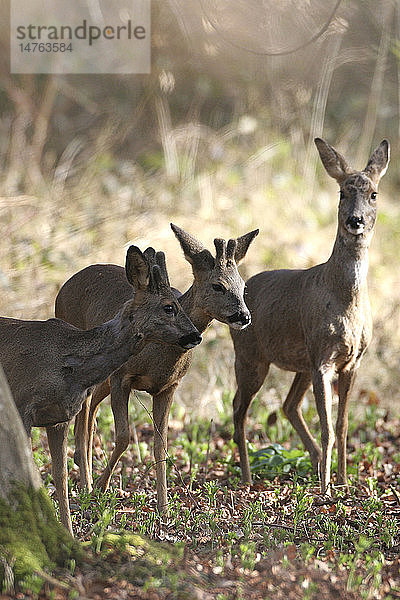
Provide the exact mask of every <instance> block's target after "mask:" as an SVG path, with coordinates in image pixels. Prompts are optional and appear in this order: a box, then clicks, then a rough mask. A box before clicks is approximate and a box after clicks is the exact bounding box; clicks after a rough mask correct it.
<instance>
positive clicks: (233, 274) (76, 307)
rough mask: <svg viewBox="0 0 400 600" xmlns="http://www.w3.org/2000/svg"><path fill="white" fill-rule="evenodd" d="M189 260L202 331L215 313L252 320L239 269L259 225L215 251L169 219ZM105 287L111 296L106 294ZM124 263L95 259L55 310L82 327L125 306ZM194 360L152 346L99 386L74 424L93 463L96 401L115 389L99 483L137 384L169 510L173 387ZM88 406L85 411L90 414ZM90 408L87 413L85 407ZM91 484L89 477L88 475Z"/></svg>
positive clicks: (118, 449) (104, 479) (117, 451)
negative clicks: (149, 403)
mask: <svg viewBox="0 0 400 600" xmlns="http://www.w3.org/2000/svg"><path fill="white" fill-rule="evenodd" d="M171 227H172V229H173V231H174V233H175V235H176V237H177V238H178V241H179V243H180V245H181V248H182V250H183V252H184V255H185V258H186V260H187V261H189V263H190V264H191V266H192V270H193V276H194V281H193V283H192V285H191V286H190V288H189V289H188V290H187V291H186V292H185V293H184V294H183V295H182V296H180V297H179V302H180V304H181V305H182V307H183V308H184V310H185V312H186V313H187V314H188V315H190V319H191V320H192V321H193V323H194V324H195V325H196V327H197V328H198V330H199V331H200V332H203V331H204V330H205V329H206V328H207V327H208V325H209V324H210V323H211V321H212V320H213V319H217V320H219V321H222V322H223V323H227V324H229V325H230V327H231V328H237V329H242V328H244V327H246V326H247V325H248V324H249V323H250V313H249V311H248V308H247V307H246V304H245V302H244V299H243V292H244V281H243V280H242V278H241V277H240V275H239V272H238V270H237V263H239V262H240V261H241V260H242V259H243V258H244V256H245V254H246V252H247V250H248V247H249V245H250V243H251V242H252V240H253V239H254V237H255V236H256V235H257V233H258V230H255V231H252V232H250V233H247V234H245V235H243V236H241V237H239V238H237V239H231V240H229V241H228V242H227V243H226V242H225V241H224V240H222V239H216V240H214V244H215V248H216V256H215V257H214V256H213V255H212V254H211V252H209V250H207V249H206V248H204V246H203V245H202V244H201V243H200V242H199V241H197V240H196V239H195V238H194V237H193V236H191V235H190V234H188V233H186V232H185V231H183V230H182V229H180V228H179V227H177V226H175V225H171ZM105 290H107V294H105ZM132 293H133V290H132V287H131V286H130V285H129V284H128V282H127V280H126V277H125V273H124V271H123V269H122V268H121V267H119V266H117V265H92V266H90V267H87V268H86V269H84V270H83V271H80V272H79V273H77V274H75V275H74V276H73V277H72V278H71V279H69V280H68V281H67V282H66V283H65V284H64V286H63V287H62V288H61V290H60V292H59V294H58V296H57V299H56V315H57V316H58V317H60V318H62V319H64V320H66V321H68V322H69V323H72V324H74V325H77V326H78V327H82V328H87V327H92V326H93V325H95V324H96V323H97V322H99V321H101V320H104V319H106V318H107V316H108V315H109V314H110V313H111V312H112V311H114V310H115V309H116V308H117V307H118V306H120V304H121V303H122V302H124V301H126V300H127V299H129V298H131V297H132ZM190 364H191V352H185V351H184V350H182V349H178V348H172V347H168V348H167V347H166V346H160V344H148V345H147V346H146V348H144V349H143V351H142V352H141V353H140V354H139V355H137V356H136V357H135V358H132V359H130V360H129V361H128V362H127V363H126V364H124V365H123V366H122V367H121V368H120V369H119V370H118V371H116V372H115V373H113V375H112V376H111V378H110V381H109V382H108V381H105V382H104V383H103V384H101V385H100V386H98V387H97V388H96V389H95V391H94V393H93V395H92V399H91V405H90V409H89V407H88V405H86V406H84V409H83V410H82V412H81V413H80V414H79V415H78V416H77V419H76V424H75V442H76V448H77V449H78V456H77V460H78V461H80V462H81V463H82V460H85V457H83V454H84V453H88V461H89V464H90V465H91V462H92V460H91V451H92V436H93V428H94V420H95V415H96V411H97V406H98V404H99V403H100V402H101V401H102V400H103V399H104V398H105V397H106V396H107V395H108V393H109V392H110V390H111V407H112V410H113V414H114V422H115V448H114V451H113V453H112V456H111V459H110V461H109V463H108V465H107V467H106V468H105V470H104V471H103V473H102V475H101V476H100V478H99V479H98V480H97V482H96V485H97V486H99V487H100V488H101V489H103V490H104V489H107V488H108V486H109V482H110V478H111V475H112V473H113V470H114V468H115V465H116V463H117V462H118V460H119V458H120V457H121V455H122V453H123V452H124V451H125V450H126V448H127V446H128V444H129V422H128V400H129V394H130V391H131V389H136V390H143V391H146V392H148V393H149V394H151V395H152V396H153V417H154V426H155V436H154V457H155V462H156V476H157V501H158V508H159V511H160V512H161V513H163V512H165V511H166V509H167V478H166V447H167V432H168V416H169V411H170V407H171V403H172V400H173V396H174V391H175V389H176V387H177V385H178V384H179V382H180V380H181V379H182V377H183V376H184V375H185V373H186V372H187V371H188V369H189V367H190ZM85 410H86V412H85ZM88 410H89V414H87V411H88ZM83 483H84V484H87V485H88V487H89V489H90V483H91V482H90V481H87V482H86V481H85V480H84V481H83Z"/></svg>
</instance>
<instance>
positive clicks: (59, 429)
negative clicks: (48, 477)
mask: <svg viewBox="0 0 400 600" xmlns="http://www.w3.org/2000/svg"><path fill="white" fill-rule="evenodd" d="M68 428H69V422H67V423H60V424H59V425H54V426H52V427H46V432H47V440H48V443H49V449H50V455H51V471H52V475H53V480H54V485H55V488H56V492H57V500H58V506H59V509H60V520H61V523H62V524H63V525H65V527H66V528H67V529H68V531H69V532H70V534H71V535H73V531H72V521H71V513H70V509H69V501H68V473H67V436H68Z"/></svg>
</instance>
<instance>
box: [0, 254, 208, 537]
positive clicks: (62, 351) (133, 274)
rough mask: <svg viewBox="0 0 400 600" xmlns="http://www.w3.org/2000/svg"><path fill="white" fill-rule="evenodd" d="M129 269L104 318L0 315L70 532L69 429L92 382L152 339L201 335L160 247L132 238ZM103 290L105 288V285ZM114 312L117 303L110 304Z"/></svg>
mask: <svg viewBox="0 0 400 600" xmlns="http://www.w3.org/2000/svg"><path fill="white" fill-rule="evenodd" d="M124 272H126V277H127V280H128V281H129V282H130V285H132V286H133V288H134V290H135V294H134V297H133V299H132V298H131V299H130V300H128V301H127V302H126V303H125V304H123V306H122V308H121V306H120V307H119V308H120V309H119V311H118V312H117V314H116V315H115V316H114V318H112V319H111V320H109V321H108V322H106V323H103V324H101V325H99V326H98V327H95V328H93V329H89V330H87V331H82V330H80V329H77V328H76V327H74V326H72V325H70V324H68V323H65V322H64V321H61V320H59V319H49V320H48V321H21V320H19V319H9V318H6V317H1V318H0V363H2V365H3V368H4V372H5V374H6V377H7V380H8V383H9V385H10V388H11V392H12V394H13V397H14V400H15V404H16V406H17V408H18V410H19V413H20V415H21V418H22V422H23V424H24V426H25V429H26V431H27V433H28V435H29V436H30V433H31V428H32V427H33V426H43V427H46V431H47V437H48V442H49V448H50V453H51V458H52V472H53V478H54V483H55V486H56V490H57V496H58V501H59V506H60V516H61V521H62V523H63V524H64V525H65V526H66V527H67V529H69V531H70V532H71V533H72V523H71V516H70V511H69V503H68V486H67V433H68V425H69V421H70V419H72V417H74V416H75V415H76V414H77V413H78V412H79V410H80V409H81V406H82V403H83V402H84V400H85V399H86V397H87V395H88V394H89V393H90V391H91V388H93V386H95V385H96V384H98V383H100V382H102V381H104V379H106V378H107V377H108V376H109V375H110V374H111V373H112V372H113V371H115V369H118V368H119V367H120V366H121V365H122V364H123V363H124V362H125V361H126V360H128V358H129V357H130V356H132V355H134V354H137V353H138V352H140V351H141V350H142V349H143V347H145V344H144V342H147V341H149V340H152V341H153V340H157V341H161V342H165V343H169V344H178V345H181V346H182V347H183V348H192V347H193V346H194V345H196V344H198V343H199V342H200V341H201V336H200V334H199V332H198V330H197V329H196V328H195V327H194V325H193V324H192V322H191V321H190V320H189V318H188V317H187V316H186V314H185V313H184V311H183V310H182V308H181V306H180V305H179V303H178V302H177V301H176V298H175V296H174V295H173V292H172V290H171V288H170V286H169V283H168V276H167V272H166V269H165V263H164V258H163V254H162V253H157V254H155V253H154V250H153V249H152V248H148V249H147V250H146V251H145V252H144V253H143V254H142V252H141V251H140V250H139V248H136V247H135V246H131V247H130V248H129V250H128V253H127V258H126V268H125V271H124ZM104 293H105V294H106V295H107V294H108V290H106V291H105V292H104ZM114 313H115V311H114Z"/></svg>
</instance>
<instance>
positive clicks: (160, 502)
mask: <svg viewBox="0 0 400 600" xmlns="http://www.w3.org/2000/svg"><path fill="white" fill-rule="evenodd" d="M175 388H176V386H172V387H170V388H168V389H167V390H165V391H163V392H161V393H160V394H157V395H156V396H153V419H154V460H155V462H156V481H157V506H158V511H159V513H160V514H162V515H163V514H166V513H167V511H168V496H167V463H166V460H167V444H168V417H169V411H170V408H171V403H172V399H173V396H174V391H175Z"/></svg>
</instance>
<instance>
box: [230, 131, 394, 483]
mask: <svg viewBox="0 0 400 600" xmlns="http://www.w3.org/2000/svg"><path fill="white" fill-rule="evenodd" d="M315 143H316V145H317V148H318V151H319V154H320V157H321V160H322V163H323V165H324V167H325V169H326V171H327V172H328V174H329V175H330V176H331V177H333V178H334V179H336V181H337V182H338V184H339V186H340V202H339V211H338V229H337V235H336V240H335V244H334V247H333V251H332V254H331V256H330V258H329V259H328V261H327V262H325V263H323V264H320V265H317V266H315V267H312V268H310V269H306V270H276V271H264V272H263V273H259V274H257V275H255V276H254V277H251V278H250V279H249V281H248V282H247V285H246V288H247V295H246V303H247V305H248V307H249V308H250V312H251V314H252V324H251V325H250V327H248V328H247V329H246V330H244V331H231V335H232V339H233V343H234V348H235V372H236V380H237V391H236V395H235V397H234V400H233V411H234V426H235V433H234V439H235V441H236V443H237V444H238V448H239V454H240V466H241V470H242V480H243V482H246V483H250V482H251V473H250V465H249V458H248V453H247V446H246V437H245V421H246V415H247V411H248V408H249V406H250V403H251V400H252V398H253V397H254V395H255V394H256V393H257V392H258V390H259V389H260V387H261V386H262V384H263V382H264V379H265V377H266V375H267V373H268V369H269V366H270V364H271V363H272V364H275V365H276V366H278V367H280V368H281V369H284V370H287V371H294V372H295V373H296V375H295V378H294V381H293V383H292V386H291V388H290V391H289V393H288V396H287V398H286V400H285V402H284V404H283V411H284V413H285V415H286V416H287V417H288V419H289V421H290V422H291V424H292V425H293V427H294V428H295V430H296V431H297V433H298V434H299V436H300V438H301V440H302V442H303V443H304V445H305V447H306V449H307V450H308V451H309V453H310V457H311V461H312V464H313V467H314V469H315V470H316V471H317V472H318V471H319V473H320V480H321V488H322V491H323V492H325V491H326V490H327V489H328V486H329V483H330V466H331V452H332V446H333V444H334V439H335V436H334V430H333V425H332V415H331V412H332V411H331V402H332V391H331V380H332V377H333V375H334V374H335V373H337V374H338V393H339V409H338V418H337V426H336V439H337V450H338V473H337V481H338V483H339V484H343V485H345V484H346V479H347V478H346V437H347V423H348V399H349V392H350V390H351V386H352V383H353V380H354V375H355V371H356V369H357V367H358V365H359V363H360V360H361V358H362V355H363V354H364V352H365V350H366V348H367V346H368V344H369V342H370V339H371V333H372V322H371V311H370V305H369V299H368V290H367V271H368V248H369V245H370V242H371V238H372V234H373V231H374V226H375V221H376V195H377V186H378V182H379V180H380V178H381V177H382V175H383V174H384V173H385V172H386V169H387V165H388V162H389V144H388V142H387V141H386V140H384V141H383V142H382V143H381V144H380V145H379V146H378V148H376V150H375V151H374V152H373V154H372V155H371V158H370V159H369V161H368V164H367V166H366V167H365V169H364V170H363V171H355V170H354V169H352V168H350V167H349V166H348V164H347V162H346V161H345V159H344V158H343V156H341V155H340V154H339V152H337V151H336V150H335V149H334V148H332V147H331V146H330V145H329V144H327V143H326V142H324V141H323V140H321V139H319V138H317V139H316V140H315ZM311 384H312V385H313V389H314V396H315V402H316V407H317V411H318V415H319V421H320V426H321V445H322V452H321V450H320V448H319V447H318V445H317V443H316V441H315V439H314V438H313V437H312V435H311V434H310V431H309V429H308V427H307V425H306V423H305V421H304V418H303V415H302V413H301V403H302V400H303V397H304V395H305V393H306V391H307V390H308V388H309V387H310V385H311Z"/></svg>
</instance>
